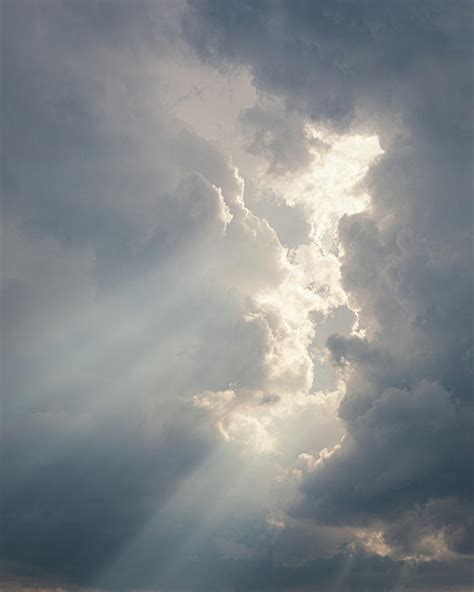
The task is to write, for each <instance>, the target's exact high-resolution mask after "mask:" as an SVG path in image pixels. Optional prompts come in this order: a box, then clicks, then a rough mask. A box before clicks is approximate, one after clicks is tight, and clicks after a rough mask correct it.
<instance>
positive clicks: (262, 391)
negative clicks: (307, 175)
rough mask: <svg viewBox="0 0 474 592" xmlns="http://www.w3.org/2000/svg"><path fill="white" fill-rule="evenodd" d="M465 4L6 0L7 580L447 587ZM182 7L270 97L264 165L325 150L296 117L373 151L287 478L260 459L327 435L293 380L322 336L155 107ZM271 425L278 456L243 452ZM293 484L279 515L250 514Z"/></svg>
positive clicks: (263, 246)
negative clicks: (359, 139) (336, 385)
mask: <svg viewBox="0 0 474 592" xmlns="http://www.w3.org/2000/svg"><path fill="white" fill-rule="evenodd" d="M471 10H472V7H471V6H470V4H469V3H463V2H452V3H435V2H432V3H422V2H412V3H403V4H400V3H395V2H379V3H373V2H364V1H362V0H359V1H357V2H333V1H332V2H325V1H321V2H306V1H297V2H294V1H291V2H289V1H288V2H286V1H274V0H271V1H270V0H268V1H267V0H262V1H259V2H242V1H239V2H234V1H230V0H229V1H226V2H222V1H211V0H198V1H193V2H190V4H189V6H188V7H186V6H184V5H181V4H180V3H176V4H173V3H165V2H158V3H150V2H143V3H142V2H140V3H131V2H118V3H115V2H114V3H109V2H88V3H84V2H79V3H75V2H46V3H29V4H24V3H17V2H4V3H3V4H2V16H3V20H4V23H5V24H4V26H3V31H2V33H3V34H2V83H3V84H2V106H1V110H2V112H1V117H2V144H3V147H4V149H3V152H2V193H3V214H4V224H3V228H2V247H3V249H2V251H3V252H2V267H3V276H4V277H3V279H2V286H1V287H2V301H1V305H2V350H4V351H3V352H2V356H3V359H2V366H3V368H2V370H4V372H2V392H3V393H4V405H3V411H4V418H3V426H2V444H3V448H4V450H5V454H4V462H3V465H2V523H3V527H4V528H3V533H2V558H3V560H4V561H5V563H4V565H5V570H4V571H5V573H8V572H7V567H8V566H11V569H10V567H9V569H10V571H13V567H14V570H15V571H16V573H17V575H18V578H17V581H22V578H23V577H26V576H27V575H28V574H32V573H33V574H36V573H37V574H38V577H37V580H38V581H42V582H44V585H48V582H50V581H53V579H51V578H54V577H55V576H59V577H60V578H61V580H60V581H61V582H62V581H63V580H64V579H65V580H66V581H67V582H73V583H74V584H83V585H87V586H94V587H95V586H98V587H104V588H107V589H112V590H116V589H123V588H125V589H127V588H133V589H136V588H137V587H147V588H149V587H157V588H160V589H164V590H168V589H169V590H230V589H232V590H293V589H300V590H328V589H331V590H341V591H342V590H348V591H349V590H351V591H356V590H374V591H375V590H377V591H379V590H399V589H407V590H410V589H418V590H427V591H428V590H429V591H436V590H457V591H464V590H467V589H468V588H469V585H470V583H471V580H472V572H471V564H470V563H469V556H470V555H471V554H472V533H473V527H472V520H471V518H470V516H471V513H472V486H473V483H472V477H471V469H472V460H473V459H472V427H473V421H472V418H473V416H472V352H473V349H472V316H471V314H472V253H471V250H470V249H468V248H466V247H467V245H469V244H470V240H471V232H472V210H471V208H472V203H471V189H472V176H471V172H470V167H471V164H472V114H471V103H472V73H471V68H472V19H471V18H470V17H471ZM181 11H183V12H184V17H183V20H182V23H183V32H184V37H185V39H186V41H187V42H188V43H189V45H190V46H191V47H192V48H193V49H194V51H196V52H197V53H198V54H199V55H200V56H201V58H203V59H204V60H207V61H209V62H211V63H213V64H215V65H217V66H218V67H220V68H224V69H225V68H226V67H227V66H229V65H233V64H239V65H243V66H249V68H250V70H251V72H252V74H253V76H254V84H255V86H256V87H257V90H258V91H259V92H261V93H262V95H263V94H265V93H267V94H268V93H270V94H273V95H276V97H277V98H278V99H279V100H278V101H277V102H275V103H272V104H268V103H265V102H264V101H263V100H260V101H259V102H258V104H257V105H256V106H255V107H253V108H250V109H247V111H246V112H245V113H243V114H242V117H241V123H242V124H243V125H244V127H246V130H247V132H248V134H249V138H248V139H249V146H248V148H249V151H250V152H252V153H254V154H255V155H257V156H258V157H262V156H263V157H264V158H265V159H266V161H267V163H268V164H269V169H268V174H270V175H272V174H273V175H275V176H280V175H282V174H283V175H284V174H286V173H288V172H292V173H294V172H295V171H298V170H300V169H304V167H305V166H307V165H308V163H309V162H310V160H311V150H313V149H314V148H315V147H316V148H317V149H318V150H320V151H322V152H323V151H324V150H325V149H326V147H325V146H324V145H322V144H320V143H318V142H319V141H318V142H316V140H314V141H313V140H311V139H309V138H308V135H307V134H306V133H305V132H304V125H305V123H307V122H310V121H311V122H313V123H314V124H315V125H323V126H326V127H329V128H330V129H331V130H332V131H336V132H341V133H342V132H348V133H351V132H358V133H367V134H369V133H377V134H378V136H379V138H380V141H381V144H382V146H383V148H384V150H385V154H384V156H383V157H382V158H381V159H379V161H378V162H377V163H376V164H375V165H374V166H373V167H372V169H371V171H370V173H369V175H368V176H367V178H366V180H365V181H364V187H365V188H367V189H368V191H369V192H370V194H371V197H372V201H371V205H370V207H369V208H368V209H367V210H366V211H364V212H362V213H360V214H357V215H353V216H345V217H344V218H343V219H342V220H341V221H340V224H339V242H340V260H341V263H342V268H341V272H342V283H343V286H344V288H345V289H346V291H347V293H348V295H349V299H350V304H351V306H352V307H353V309H354V310H357V315H358V326H359V329H361V330H363V331H364V333H358V334H353V335H348V334H347V333H346V334H333V335H332V336H330V337H329V338H328V341H327V346H328V350H329V353H330V355H331V357H332V360H333V363H334V365H335V367H336V369H337V371H338V372H340V375H341V377H342V378H343V379H344V381H345V385H346V394H345V396H344V398H343V399H342V402H341V405H340V409H339V414H340V417H341V418H342V419H343V420H344V424H345V426H346V430H347V434H346V436H345V438H344V440H343V441H342V442H341V443H340V445H339V447H336V448H335V449H334V451H333V452H332V453H330V452H329V451H328V450H324V451H323V453H322V455H321V458H320V461H319V462H316V459H314V458H313V457H310V456H309V455H306V456H304V455H303V456H304V458H302V459H301V458H300V459H299V460H300V465H301V466H303V465H305V464H306V465H307V466H306V468H305V469H304V470H303V469H301V468H299V469H297V470H296V469H295V471H296V473H297V474H298V475H300V477H301V478H300V479H299V481H298V486H297V491H293V490H292V489H291V488H292V487H293V486H294V483H293V481H291V479H292V477H291V476H290V472H291V467H290V468H288V466H285V467H284V469H282V458H283V459H284V462H285V463H287V465H288V464H289V463H291V462H292V461H294V457H295V456H297V455H298V453H299V452H300V451H301V449H302V447H305V446H306V448H305V450H307V442H308V440H310V441H311V446H312V447H314V448H316V447H317V446H318V445H319V444H320V443H321V442H322V441H323V440H324V442H327V443H328V444H326V445H328V446H329V447H331V446H333V445H334V443H335V442H334V440H335V438H336V436H335V435H334V434H332V436H331V432H335V431H336V427H335V426H334V424H330V422H329V420H328V419H327V417H328V412H327V411H326V412H325V411H324V409H325V407H324V404H323V403H318V405H320V406H318V405H315V406H314V407H311V406H310V405H309V406H308V405H307V403H306V401H305V403H304V404H303V403H302V402H301V401H304V399H305V397H307V395H308V394H309V391H310V386H308V385H310V384H311V382H312V381H314V384H315V385H316V380H315V378H314V374H313V368H316V364H313V361H312V359H311V356H310V352H309V350H308V348H309V345H308V344H310V345H311V344H312V347H314V348H319V347H321V340H322V336H323V335H324V336H325V335H327V334H328V333H330V332H332V331H334V329H333V328H332V324H331V318H330V317H327V316H325V314H323V313H321V314H320V315H319V316H318V314H316V313H314V310H313V309H312V308H311V305H309V304H307V303H306V300H305V298H308V294H309V293H310V290H307V291H306V292H305V291H304V290H300V291H303V292H304V294H303V297H301V300H299V299H298V292H297V291H296V292H295V293H294V294H293V293H291V294H290V296H291V298H294V300H293V301H292V306H293V309H292V312H295V310H296V313H299V314H300V315H301V316H298V314H296V316H297V317H298V319H297V320H296V321H295V320H294V319H293V318H290V319H288V318H287V316H291V315H288V310H287V309H285V307H284V306H280V307H279V306H278V305H276V304H266V305H265V304H262V303H261V302H260V301H258V299H257V298H256V295H258V294H261V293H262V292H263V291H265V290H269V289H272V288H278V287H281V286H282V285H283V284H284V282H285V281H286V280H288V278H289V277H290V276H289V274H290V271H291V270H290V268H289V260H288V259H287V258H286V256H287V251H286V250H285V249H284V248H283V247H282V245H281V243H280V240H279V238H278V236H277V233H276V232H275V231H274V230H273V228H272V226H270V224H268V223H267V222H266V220H264V219H263V218H259V217H258V216H256V215H255V214H254V213H252V212H251V211H250V210H249V209H248V207H247V206H246V205H245V204H244V201H243V182H242V179H240V177H239V176H238V174H237V171H236V169H235V168H234V167H233V165H232V164H231V162H230V160H229V158H228V157H227V156H226V155H224V154H223V153H222V151H221V150H220V149H219V148H217V147H216V146H215V145H213V144H212V143H211V142H209V141H207V140H205V139H204V138H202V137H199V136H198V135H197V134H196V133H195V132H193V131H192V130H190V129H188V128H187V127H186V126H185V125H184V124H183V123H181V122H179V121H177V120H176V118H175V117H174V116H173V115H172V113H171V112H170V111H169V110H168V108H167V107H166V105H165V103H164V102H163V101H162V100H161V94H160V92H161V90H162V89H161V87H160V68H159V64H158V63H157V62H158V61H159V58H163V56H168V57H169V56H170V55H175V54H176V55H178V56H179V57H180V59H181V58H182V56H183V55H185V51H188V50H184V49H183V48H182V47H181V46H180V47H179V48H178V47H177V46H178V45H179V44H180V43H181V40H180V39H176V36H177V34H178V33H179V34H181V32H180V31H179V25H178V23H179V20H178V18H177V16H179V15H180V12H181ZM151 81H152V82H153V84H152V83H151ZM155 83H156V87H157V88H155V86H154V84H155ZM155 91H156V92H155ZM276 105H278V106H276ZM317 143H318V145H317V146H315V144H317ZM249 185H251V184H249ZM249 201H250V202H252V203H255V204H256V205H255V210H256V213H259V214H260V215H261V216H264V217H268V219H269V221H270V222H271V223H273V225H274V227H275V228H276V230H277V231H278V230H279V231H281V233H282V235H283V239H284V242H286V243H287V244H289V246H292V245H297V244H301V243H303V242H307V241H308V228H307V223H306V222H305V221H304V220H303V214H302V212H301V208H299V209H298V206H297V205H296V206H295V208H294V209H293V210H292V213H293V219H292V221H290V222H288V220H285V219H284V218H286V215H283V214H282V213H281V211H280V210H282V211H284V212H286V213H287V209H288V206H285V207H286V209H285V207H283V206H281V205H280V204H276V205H275V204H273V205H272V206H271V207H270V206H269V205H268V201H267V202H266V206H264V205H262V206H260V209H259V206H258V205H257V201H258V198H257V197H255V196H254V198H253V199H252V198H251V199H250V200H249ZM265 208H267V210H268V216H267V215H266V209H265ZM303 213H304V212H303ZM285 233H286V234H285ZM305 246H308V245H305ZM305 253H306V254H307V256H308V258H309V259H310V254H311V250H310V249H309V248H308V249H307V250H306V251H304V252H303V254H302V255H301V256H302V257H303V255H304V254H305ZM303 258H304V257H303ZM318 261H319V260H318ZM311 262H312V260H311V259H310V261H309V263H308V267H309V268H310V267H311ZM303 263H304V262H303ZM303 267H304V265H302V268H303ZM293 271H294V270H293ZM291 278H293V276H291V277H290V279H291ZM287 283H288V284H289V285H290V287H291V285H292V284H291V281H289V282H287ZM303 286H304V289H305V290H306V288H307V286H306V284H303ZM297 288H298V289H299V288H301V286H300V285H297ZM275 293H278V292H275ZM339 304H340V303H339ZM305 307H306V308H305ZM300 309H301V310H300ZM310 313H311V314H310ZM335 316H337V317H338V318H343V319H345V320H344V323H342V321H341V323H342V324H346V325H347V326H349V325H350V323H351V322H352V320H353V319H354V313H352V312H351V311H350V310H349V309H348V308H347V307H343V306H340V308H339V309H337V311H336V313H335ZM319 317H321V318H319ZM301 319H303V321H301ZM309 319H312V320H313V321H315V322H317V323H318V327H319V328H320V333H319V334H317V335H316V338H314V336H313V335H312V333H311V322H310V320H309ZM299 323H300V324H303V325H304V327H303V329H301V326H300V325H299ZM305 323H306V324H307V325H308V327H309V328H308V327H306V325H305ZM335 325H336V327H337V326H338V322H336V321H335ZM298 340H299V341H298ZM295 360H296V361H295ZM318 384H319V383H318ZM298 397H299V398H298ZM295 401H296V402H295ZM298 401H299V403H298ZM263 403H265V404H263ZM291 405H294V406H296V407H298V405H300V408H299V410H298V411H297V412H295V413H294V414H293V415H292V416H291V417H290V418H287V417H286V415H285V406H287V407H290V406H291ZM328 405H329V403H328ZM311 409H315V410H316V411H314V412H312V411H311V412H309V411H308V410H311ZM273 410H275V411H274V413H275V414H277V413H281V415H280V416H278V415H275V416H276V417H277V419H276V420H275V419H274V417H273V416H271V413H272V412H273ZM325 413H326V415H325ZM262 414H263V417H264V421H263V420H262V422H260V419H261V417H262ZM265 414H267V415H265ZM270 421H274V422H277V421H279V422H280V424H281V425H282V426H283V427H282V428H281V431H282V438H281V440H282V442H283V445H284V446H285V447H286V452H283V453H282V452H278V453H275V452H273V453H267V454H268V456H266V457H264V460H261V459H260V457H258V458H257V459H256V460H254V459H252V462H249V460H248V456H247V457H245V454H247V455H248V454H249V453H248V451H246V452H245V450H246V449H245V447H246V446H247V447H248V445H249V442H250V443H251V442H254V441H256V442H257V444H259V445H260V446H261V448H262V449H263V450H266V448H265V446H266V445H267V443H268V441H269V440H271V438H270V436H271V433H270V432H267V431H266V429H267V427H268V422H270ZM305 421H306V423H305ZM239 422H240V423H239ZM265 422H267V423H265ZM308 422H310V427H309V428H308ZM313 424H314V427H313ZM215 425H217V427H218V429H214V428H215ZM285 427H286V429H287V431H286V432H285ZM211 428H212V429H211ZM219 430H220V432H222V433H223V434H225V435H226V437H227V441H226V444H227V446H222V442H221V441H220V440H218V432H219ZM252 430H253V431H252ZM292 433H293V434H294V435H292ZM338 433H339V432H338ZM221 435H222V434H221ZM331 438H332V439H331ZM262 442H263V444H262ZM239 445H242V446H243V449H244V452H242V450H241V449H239V448H238V446H239ZM322 447H323V444H321V448H322ZM250 450H251V451H252V449H251V448H250ZM251 454H253V452H251ZM272 454H273V456H272ZM285 454H286V457H285ZM278 455H279V456H278ZM290 457H291V458H290ZM288 459H289V460H288ZM305 459H306V461H308V462H306V463H305V462H304V461H305ZM275 475H277V476H278V480H277V481H278V484H275V481H274V477H275ZM295 500H298V503H295ZM288 507H290V508H291V510H290V512H291V516H289V517H287V516H284V517H283V520H287V519H288V524H285V523H284V522H283V521H282V522H279V521H278V520H275V519H273V518H272V517H271V515H272V512H273V511H276V513H277V515H278V512H280V513H283V511H284V509H287V508H288ZM236 513H237V514H238V515H237V516H235V514H236ZM322 525H323V526H322ZM318 529H319V530H318ZM359 531H360V532H362V533H363V536H362V535H361V534H360V532H359ZM374 532H375V535H376V537H377V536H379V535H380V537H379V538H376V543H377V542H378V543H380V541H382V543H383V548H382V551H381V550H380V549H377V548H376V546H377V545H376V543H373V541H372V542H371V539H370V535H371V534H373V533H374ZM364 537H365V538H364ZM355 539H357V542H354V540H355ZM374 545H375V546H374ZM327 547H330V551H328V549H327ZM387 548H388V551H387ZM388 555H390V556H388ZM315 557H316V558H315ZM15 578H16V576H15ZM2 585H3V584H2ZM58 585H59V584H58ZM67 585H69V584H67Z"/></svg>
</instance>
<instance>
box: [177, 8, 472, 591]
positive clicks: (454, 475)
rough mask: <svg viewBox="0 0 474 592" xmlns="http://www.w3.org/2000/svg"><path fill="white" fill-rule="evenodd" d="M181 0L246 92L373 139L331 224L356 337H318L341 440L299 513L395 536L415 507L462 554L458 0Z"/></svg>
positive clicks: (466, 184) (466, 465) (466, 501)
mask: <svg viewBox="0 0 474 592" xmlns="http://www.w3.org/2000/svg"><path fill="white" fill-rule="evenodd" d="M190 4H191V12H190V13H189V14H188V15H186V16H185V21H184V27H185V31H186V35H187V38H188V40H189V42H190V43H191V44H192V45H193V46H194V47H195V48H196V50H197V51H198V52H199V53H200V55H201V56H202V58H203V59H205V60H209V61H211V62H213V61H216V62H229V63H238V64H242V65H248V66H249V67H250V69H251V71H252V73H253V76H254V84H255V85H256V86H257V88H258V89H260V90H261V91H263V92H268V93H274V94H276V95H278V96H280V97H281V98H282V99H283V102H284V104H285V106H286V109H287V110H288V113H289V114H290V116H294V114H295V113H297V114H300V115H301V114H304V115H305V116H306V117H307V118H308V119H312V120H313V121H314V122H316V123H317V124H323V125H329V126H330V127H331V128H332V129H334V130H339V131H346V132H350V131H359V132H362V133H374V132H375V133H377V134H378V136H379V138H380V141H381V145H382V147H383V148H384V150H385V154H384V156H383V158H381V159H380V160H379V162H378V163H377V164H376V165H375V166H373V167H372V170H371V172H370V173H369V175H368V178H367V180H366V182H365V186H366V187H367V188H368V190H369V191H370V194H371V197H372V202H371V205H370V207H369V209H368V210H367V211H365V212H363V213H361V214H358V215H355V216H346V217H344V218H343V219H342V220H341V223H340V225H339V235H340V242H341V247H342V249H343V254H342V269H341V271H342V282H343V285H344V287H345V289H346V290H347V292H348V293H349V297H350V300H351V303H352V306H353V307H354V308H355V309H356V310H358V311H359V313H358V314H359V327H360V328H362V329H364V330H365V332H366V336H365V338H361V337H355V336H353V337H341V336H337V335H334V336H332V337H330V338H329V340H328V348H329V350H330V352H331V354H332V357H333V360H334V362H335V363H336V364H337V365H338V366H339V367H340V368H341V371H342V372H343V374H344V376H345V380H346V386H347V394H346V395H345V397H344V399H343V401H342V403H341V407H340V414H341V417H342V418H343V419H344V420H345V422H346V425H347V429H348V434H347V436H346V438H345V439H344V440H343V442H342V443H341V446H340V448H339V449H336V450H335V452H334V454H332V455H331V456H329V457H327V458H326V460H324V461H322V463H321V464H320V465H319V466H318V467H317V468H316V470H315V473H314V475H310V476H308V478H307V480H306V482H305V485H304V493H305V499H304V501H303V503H302V504H301V506H300V508H299V511H304V513H305V514H306V515H309V516H313V517H314V518H315V519H316V520H317V521H323V522H329V523H340V524H348V523H357V524H368V523H370V522H371V521H375V522H376V521H381V522H382V523H383V522H384V521H385V522H386V524H387V525H390V526H387V529H388V531H387V539H390V540H391V542H392V544H394V545H400V546H401V547H403V544H402V542H401V539H402V538H403V534H402V533H403V532H405V533H406V532H408V528H407V527H406V522H404V521H403V520H404V518H403V516H404V515H405V513H407V512H408V513H410V512H412V511H414V508H417V507H426V508H431V510H430V511H428V510H426V512H427V514H425V518H424V519H425V520H426V521H427V522H428V523H429V524H430V526H431V529H432V533H434V532H437V533H439V532H445V534H446V536H445V542H446V544H447V545H448V547H449V548H450V549H451V550H457V551H458V552H459V550H460V549H461V548H463V549H465V550H466V549H467V548H468V545H467V544H466V543H465V541H466V539H467V537H468V536H469V532H470V530H471V527H470V526H469V521H468V515H469V512H470V510H468V509H467V508H470V507H471V506H470V503H471V499H472V487H473V483H472V477H471V475H472V460H473V459H472V428H473V424H472V392H473V390H472V386H473V382H472V381H473V377H472V351H473V350H472V302H473V292H472V249H471V248H470V245H471V240H472V237H471V233H472V173H471V166H472V123H473V119H472V108H471V105H472V95H473V93H472V18H471V17H472V14H471V10H472V7H470V6H469V3H466V2H451V3H436V2H432V3H425V2H411V3H395V2H379V3H373V2H362V1H358V2H305V1H298V2H285V1H282V2H268V3H267V2H258V3H253V2H246V3H242V2H238V3H237V2H226V3H218V2H214V1H212V0H197V1H194V2H191V3H190ZM258 137H259V136H257V139H258ZM260 143H261V142H260ZM271 147H272V144H267V145H266V146H265V148H266V149H270V148H271ZM303 148H304V143H301V146H300V149H303ZM280 159H281V162H282V163H283V165H284V163H285V158H284V155H283V156H280ZM425 504H426V506H425ZM430 504H431V505H430ZM433 508H436V511H435V510H434V509H433ZM449 508H451V511H449ZM453 508H458V509H457V511H453ZM409 515H411V514H409ZM428 515H429V516H430V518H426V516H428ZM461 516H462V517H461ZM399 521H400V522H399ZM397 523H401V524H404V525H405V526H404V528H399V529H397V527H396V525H397ZM425 526H426V524H425ZM426 528H428V527H426ZM397 530H398V533H396V531H397ZM428 530H429V528H428ZM454 532H456V533H458V535H453V534H450V533H454ZM453 536H454V538H453ZM456 536H459V537H460V538H459V540H462V541H463V543H461V544H460V545H459V544H458V545H457V544H456V543H455V542H454V540H455V538H456ZM405 542H406V547H405V551H406V552H407V553H408V551H407V549H408V548H409V547H411V549H410V553H412V554H416V551H415V550H414V547H416V545H411V546H410V545H409V544H408V542H407V541H405ZM408 554H409V553H408ZM446 589H448V584H447V583H446Z"/></svg>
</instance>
